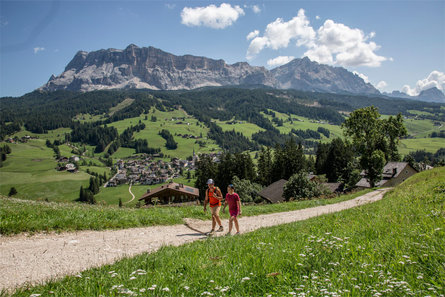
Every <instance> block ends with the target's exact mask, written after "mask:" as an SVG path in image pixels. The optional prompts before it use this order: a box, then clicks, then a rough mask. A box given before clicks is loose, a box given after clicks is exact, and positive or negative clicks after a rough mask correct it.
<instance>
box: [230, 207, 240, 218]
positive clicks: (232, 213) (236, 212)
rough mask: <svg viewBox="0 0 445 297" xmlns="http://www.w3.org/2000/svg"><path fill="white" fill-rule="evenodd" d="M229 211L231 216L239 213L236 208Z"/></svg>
mask: <svg viewBox="0 0 445 297" xmlns="http://www.w3.org/2000/svg"><path fill="white" fill-rule="evenodd" d="M229 213H230V216H231V217H235V218H236V217H237V216H238V215H239V210H238V209H237V210H235V211H232V210H229Z"/></svg>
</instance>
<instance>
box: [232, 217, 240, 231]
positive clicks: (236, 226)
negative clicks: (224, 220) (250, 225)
mask: <svg viewBox="0 0 445 297" xmlns="http://www.w3.org/2000/svg"><path fill="white" fill-rule="evenodd" d="M233 220H234V221H235V228H236V232H238V233H239V225H238V219H237V218H236V217H234V218H233Z"/></svg>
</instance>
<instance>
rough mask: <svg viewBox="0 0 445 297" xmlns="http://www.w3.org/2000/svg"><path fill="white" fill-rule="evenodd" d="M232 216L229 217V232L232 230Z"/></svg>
mask: <svg viewBox="0 0 445 297" xmlns="http://www.w3.org/2000/svg"><path fill="white" fill-rule="evenodd" d="M232 224H233V217H230V219H229V234H230V233H231V232H232Z"/></svg>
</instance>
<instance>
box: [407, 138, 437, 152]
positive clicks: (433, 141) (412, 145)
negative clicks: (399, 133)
mask: <svg viewBox="0 0 445 297" xmlns="http://www.w3.org/2000/svg"><path fill="white" fill-rule="evenodd" d="M440 148H445V138H411V139H402V140H400V144H399V153H400V154H401V155H407V154H409V153H410V152H413V151H417V150H425V151H427V152H431V153H435V152H437V150H438V149H440Z"/></svg>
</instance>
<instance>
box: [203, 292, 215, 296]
mask: <svg viewBox="0 0 445 297" xmlns="http://www.w3.org/2000/svg"><path fill="white" fill-rule="evenodd" d="M203 295H207V296H213V294H212V293H210V292H207V291H204V292H202V293H201V296H203Z"/></svg>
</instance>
